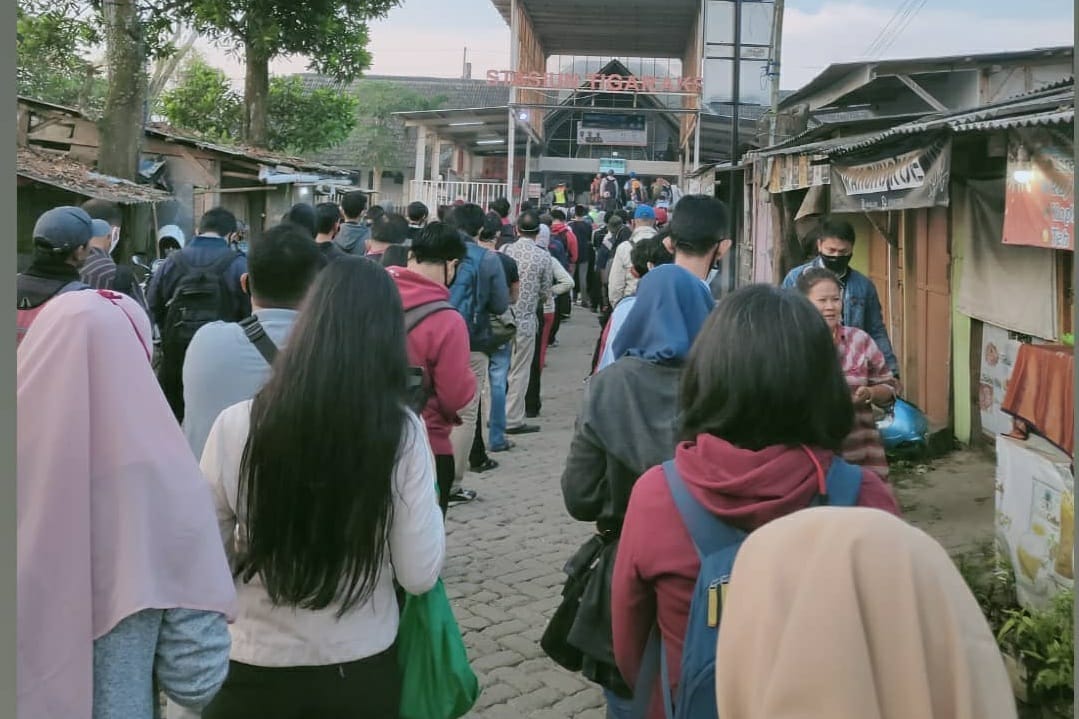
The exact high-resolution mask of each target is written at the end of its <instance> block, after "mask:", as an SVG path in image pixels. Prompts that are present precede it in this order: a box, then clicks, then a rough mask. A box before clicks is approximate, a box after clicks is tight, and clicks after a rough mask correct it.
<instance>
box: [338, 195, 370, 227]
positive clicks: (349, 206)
mask: <svg viewBox="0 0 1079 719" xmlns="http://www.w3.org/2000/svg"><path fill="white" fill-rule="evenodd" d="M341 209H342V210H344V211H345V217H347V218H348V219H350V220H358V219H360V215H362V214H363V211H364V210H366V209H367V194H366V193H363V192H359V191H358V190H353V191H352V192H346V193H345V196H344V197H342V198H341Z"/></svg>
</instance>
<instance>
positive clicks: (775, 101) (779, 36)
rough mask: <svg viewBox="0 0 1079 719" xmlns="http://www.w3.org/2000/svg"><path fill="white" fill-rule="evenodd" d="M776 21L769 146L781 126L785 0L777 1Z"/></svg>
mask: <svg viewBox="0 0 1079 719" xmlns="http://www.w3.org/2000/svg"><path fill="white" fill-rule="evenodd" d="M775 3H776V5H775V19H774V20H773V22H772V67H771V68H769V74H770V75H771V76H772V122H771V123H770V126H769V129H768V146H769V147H771V146H772V145H774V144H776V135H777V129H778V126H779V68H780V65H779V57H780V52H781V50H782V49H783V0H775Z"/></svg>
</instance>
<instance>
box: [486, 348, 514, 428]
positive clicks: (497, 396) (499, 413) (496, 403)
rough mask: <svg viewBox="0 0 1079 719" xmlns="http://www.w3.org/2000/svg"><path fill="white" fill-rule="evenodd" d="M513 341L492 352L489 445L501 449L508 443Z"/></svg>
mask: <svg viewBox="0 0 1079 719" xmlns="http://www.w3.org/2000/svg"><path fill="white" fill-rule="evenodd" d="M512 354H513V347H512V343H510V342H507V343H506V344H505V345H503V346H502V347H499V348H498V349H497V350H495V351H494V352H493V353H492V354H491V368H490V378H491V389H490V392H491V402H490V405H491V420H490V426H489V428H488V430H487V431H488V435H487V446H488V447H490V448H492V449H499V448H502V447H504V446H505V445H506V392H507V391H508V389H509V387H508V384H507V382H508V380H509V374H510V357H511V356H512Z"/></svg>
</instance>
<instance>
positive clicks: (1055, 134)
mask: <svg viewBox="0 0 1079 719" xmlns="http://www.w3.org/2000/svg"><path fill="white" fill-rule="evenodd" d="M1074 145H1075V143H1074V141H1073V139H1072V138H1071V134H1070V131H1069V132H1061V131H1060V130H1057V129H1054V128H1049V127H1026V128H1021V129H1018V130H1013V131H1011V132H1010V133H1008V175H1007V177H1006V178H1005V188H1006V189H1005V197H1004V236H1003V241H1004V244H1006V245H1026V246H1030V247H1045V248H1048V249H1054V250H1072V251H1074V250H1075V198H1074V195H1073V193H1074V191H1075V158H1074V156H1073V154H1072V153H1073V148H1074Z"/></svg>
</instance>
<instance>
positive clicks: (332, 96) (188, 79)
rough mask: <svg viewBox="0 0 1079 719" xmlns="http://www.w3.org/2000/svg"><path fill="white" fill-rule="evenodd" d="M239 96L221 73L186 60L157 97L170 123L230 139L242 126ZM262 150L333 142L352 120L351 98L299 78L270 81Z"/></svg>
mask: <svg viewBox="0 0 1079 719" xmlns="http://www.w3.org/2000/svg"><path fill="white" fill-rule="evenodd" d="M243 107H244V100H243V97H242V96H241V95H240V93H238V92H236V91H234V90H233V89H232V87H231V85H230V83H229V80H228V78H227V77H226V76H225V73H224V72H222V71H221V70H219V69H217V68H215V67H211V66H210V65H207V64H206V63H205V62H204V61H203V60H202V59H201V58H198V57H196V58H194V59H193V60H191V61H190V62H189V63H188V64H187V66H186V68H185V69H184V72H183V73H182V75H181V77H180V80H179V82H178V83H176V85H175V86H174V87H173V88H172V89H170V90H168V91H166V92H165V93H164V94H163V95H162V98H161V110H162V113H163V114H164V115H165V117H166V118H168V121H169V123H170V124H172V125H173V126H175V127H177V128H179V129H182V130H187V131H189V132H194V133H196V134H198V135H201V136H202V137H205V138H206V139H208V140H212V141H215V142H234V141H235V138H236V137H237V136H238V135H239V133H240V128H241V126H242V124H243ZM267 121H268V128H269V140H268V142H267V149H270V150H273V151H276V152H294V153H305V152H312V151H315V150H319V149H322V148H324V147H329V146H331V145H334V144H336V143H338V142H340V141H342V140H343V139H345V138H346V137H348V134H349V132H350V131H351V130H352V128H353V126H354V125H355V124H356V98H354V97H351V96H348V95H344V94H341V93H338V92H336V91H334V90H331V89H317V90H309V89H307V88H305V87H304V84H303V81H302V80H301V79H300V78H298V77H275V78H272V79H271V81H270V95H269V112H268V118H267Z"/></svg>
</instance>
